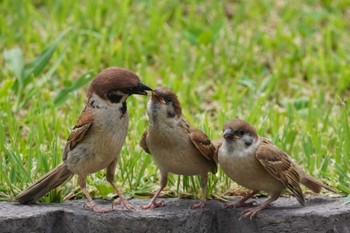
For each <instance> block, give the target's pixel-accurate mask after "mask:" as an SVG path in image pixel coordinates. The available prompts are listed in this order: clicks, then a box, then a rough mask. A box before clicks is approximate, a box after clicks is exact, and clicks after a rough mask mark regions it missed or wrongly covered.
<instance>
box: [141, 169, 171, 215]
mask: <svg viewBox="0 0 350 233" xmlns="http://www.w3.org/2000/svg"><path fill="white" fill-rule="evenodd" d="M167 183H168V173H165V172H162V171H161V172H160V187H159V189H158V191H157V192H156V194H154V196H153V197H152V200H151V202H150V203H149V204H148V205H142V206H141V209H144V210H147V209H151V208H156V207H160V206H164V205H165V201H164V200H161V201H159V202H157V201H156V200H157V198H158V197H159V195H160V192H161V191H162V190H163V189H164V188H165V186H166V185H167Z"/></svg>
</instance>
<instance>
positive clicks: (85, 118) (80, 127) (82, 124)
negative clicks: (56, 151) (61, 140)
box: [62, 108, 93, 160]
mask: <svg viewBox="0 0 350 233" xmlns="http://www.w3.org/2000/svg"><path fill="white" fill-rule="evenodd" d="M92 122H93V117H92V116H91V114H90V113H89V112H88V111H87V110H86V108H85V109H84V110H83V112H82V113H81V115H80V117H79V120H78V122H77V124H76V125H75V126H74V128H73V130H72V131H71V134H70V135H69V137H68V139H67V143H66V146H65V147H64V150H63V154H62V160H66V159H67V155H68V152H69V151H71V150H73V148H74V147H75V146H76V145H77V144H78V143H79V142H81V141H82V140H83V138H84V136H85V135H86V133H87V132H88V130H89V129H90V127H91V125H92Z"/></svg>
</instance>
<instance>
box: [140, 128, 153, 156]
mask: <svg viewBox="0 0 350 233" xmlns="http://www.w3.org/2000/svg"><path fill="white" fill-rule="evenodd" d="M147 135H148V131H147V130H146V131H145V132H143V134H142V138H141V141H140V146H141V147H142V149H143V150H144V151H146V152H147V153H148V154H151V152H150V151H149V149H148V147H147V142H146V138H147Z"/></svg>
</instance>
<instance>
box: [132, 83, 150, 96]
mask: <svg viewBox="0 0 350 233" xmlns="http://www.w3.org/2000/svg"><path fill="white" fill-rule="evenodd" d="M146 91H153V90H152V88H150V87H149V86H147V85H145V84H143V83H142V82H139V84H138V85H137V87H136V88H135V89H134V91H133V93H132V94H136V95H147V92H146Z"/></svg>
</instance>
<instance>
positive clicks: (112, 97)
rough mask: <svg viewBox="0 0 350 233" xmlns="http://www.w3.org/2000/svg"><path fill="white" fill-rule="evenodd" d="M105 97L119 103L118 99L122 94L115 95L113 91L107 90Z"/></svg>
mask: <svg viewBox="0 0 350 233" xmlns="http://www.w3.org/2000/svg"><path fill="white" fill-rule="evenodd" d="M107 98H108V99H109V100H110V101H111V102H112V103H119V102H120V100H121V99H122V98H123V96H122V95H116V94H114V93H113V92H109V93H108V94H107Z"/></svg>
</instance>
